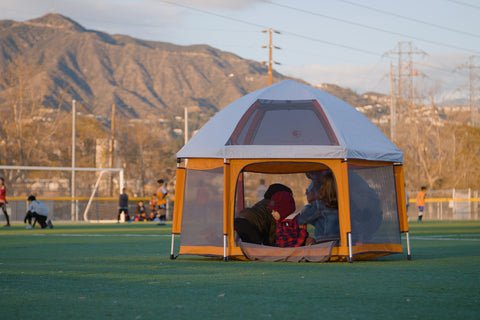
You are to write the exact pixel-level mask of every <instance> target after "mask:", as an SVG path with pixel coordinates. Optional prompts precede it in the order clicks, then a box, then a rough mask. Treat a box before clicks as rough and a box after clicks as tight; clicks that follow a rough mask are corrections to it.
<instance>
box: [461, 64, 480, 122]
mask: <svg viewBox="0 0 480 320" xmlns="http://www.w3.org/2000/svg"><path fill="white" fill-rule="evenodd" d="M477 57H478V56H470V57H469V58H468V62H467V63H466V64H462V65H460V66H458V67H457V68H456V70H460V69H467V70H468V103H469V107H470V121H471V124H472V126H475V125H476V121H475V120H476V116H475V111H476V105H475V98H476V91H477V89H476V86H475V82H476V79H477V78H478V75H477V74H476V72H475V69H480V66H477V65H475V58H477Z"/></svg>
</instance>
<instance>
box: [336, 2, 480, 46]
mask: <svg viewBox="0 0 480 320" xmlns="http://www.w3.org/2000/svg"><path fill="white" fill-rule="evenodd" d="M338 1H340V2H344V3H346V4H349V5H352V6H356V7H360V8H364V9H368V10H371V11H376V12H379V13H382V14H386V15H389V16H392V17H397V18H401V19H404V20H408V21H412V22H416V23H420V24H424V25H427V26H430V27H435V28H438V29H442V30H447V31H451V32H455V33H458V34H463V35H466V36H470V37H475V38H480V35H478V34H474V33H470V32H465V31H462V30H457V29H453V28H449V27H446V26H443V25H439V24H435V23H431V22H426V21H423V20H419V19H415V18H410V17H406V16H402V15H400V14H397V13H394V12H390V11H386V10H381V9H377V8H373V7H369V6H366V5H364V4H360V3H355V2H351V1H348V0H338Z"/></svg>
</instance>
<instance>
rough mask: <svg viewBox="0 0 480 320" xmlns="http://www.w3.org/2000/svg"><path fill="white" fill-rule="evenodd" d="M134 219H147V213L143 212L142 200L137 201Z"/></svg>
mask: <svg viewBox="0 0 480 320" xmlns="http://www.w3.org/2000/svg"><path fill="white" fill-rule="evenodd" d="M134 221H147V213H146V212H145V205H144V204H143V201H142V200H140V201H138V203H137V209H136V210H135V218H134Z"/></svg>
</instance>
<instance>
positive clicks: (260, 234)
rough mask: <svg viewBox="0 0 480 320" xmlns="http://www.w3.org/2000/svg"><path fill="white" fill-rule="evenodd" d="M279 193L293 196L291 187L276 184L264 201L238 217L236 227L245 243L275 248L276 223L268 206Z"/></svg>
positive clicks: (269, 188) (266, 193) (266, 192)
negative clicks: (283, 192) (284, 192)
mask: <svg viewBox="0 0 480 320" xmlns="http://www.w3.org/2000/svg"><path fill="white" fill-rule="evenodd" d="M279 191H286V192H288V193H290V194H292V190H291V189H290V188H289V187H287V186H285V185H283V184H280V183H274V184H272V185H270V186H269V187H268V189H267V191H265V194H264V196H263V199H262V200H260V201H258V202H257V203H255V204H254V205H253V206H252V207H251V208H245V209H243V210H242V211H240V213H239V214H238V215H237V217H236V218H235V223H234V227H235V231H236V232H237V234H238V236H239V237H240V239H241V240H242V241H243V242H249V243H255V244H263V245H266V246H272V247H273V246H275V237H276V221H275V219H274V218H273V216H272V210H271V209H269V208H268V205H269V204H270V200H271V198H272V196H273V195H274V194H275V193H277V192H279Z"/></svg>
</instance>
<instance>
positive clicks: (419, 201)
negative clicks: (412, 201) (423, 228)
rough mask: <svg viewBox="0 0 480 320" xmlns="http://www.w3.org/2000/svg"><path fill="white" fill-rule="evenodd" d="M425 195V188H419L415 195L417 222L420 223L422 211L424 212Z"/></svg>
mask: <svg viewBox="0 0 480 320" xmlns="http://www.w3.org/2000/svg"><path fill="white" fill-rule="evenodd" d="M426 194H427V187H421V188H420V191H418V193H417V208H418V222H422V219H423V210H425V196H426Z"/></svg>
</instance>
